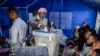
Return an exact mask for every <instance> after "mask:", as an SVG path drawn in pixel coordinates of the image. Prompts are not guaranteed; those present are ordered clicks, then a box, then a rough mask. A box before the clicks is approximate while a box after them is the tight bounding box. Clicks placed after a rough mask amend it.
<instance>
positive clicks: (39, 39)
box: [33, 29, 62, 56]
mask: <svg viewBox="0 0 100 56" xmlns="http://www.w3.org/2000/svg"><path fill="white" fill-rule="evenodd" d="M33 35H34V36H35V45H36V46H47V48H48V52H49V56H58V52H59V42H60V38H61V35H62V30H59V29H51V30H50V32H45V31H43V30H36V31H33Z"/></svg>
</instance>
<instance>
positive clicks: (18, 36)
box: [9, 18, 27, 49]
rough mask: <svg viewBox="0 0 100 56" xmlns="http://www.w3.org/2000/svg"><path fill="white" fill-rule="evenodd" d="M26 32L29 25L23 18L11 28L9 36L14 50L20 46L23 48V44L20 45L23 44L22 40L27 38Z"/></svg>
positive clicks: (17, 20) (15, 21) (16, 21)
mask: <svg viewBox="0 0 100 56" xmlns="http://www.w3.org/2000/svg"><path fill="white" fill-rule="evenodd" d="M26 31H27V24H26V23H25V22H24V21H23V20H22V19H21V18H17V19H16V20H14V21H13V25H12V26H11V28H10V32H9V34H10V37H11V45H12V46H13V48H14V49H15V48H19V46H21V44H18V43H20V42H22V39H23V38H25V36H26ZM14 45H15V46H14ZM18 45H19V46H18ZM16 46H17V47H16Z"/></svg>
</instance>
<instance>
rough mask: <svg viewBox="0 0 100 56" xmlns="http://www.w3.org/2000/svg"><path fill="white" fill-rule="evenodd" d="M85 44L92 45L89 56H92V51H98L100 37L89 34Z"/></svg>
mask: <svg viewBox="0 0 100 56" xmlns="http://www.w3.org/2000/svg"><path fill="white" fill-rule="evenodd" d="M87 43H88V44H90V45H92V47H91V50H92V53H91V56H94V55H93V54H94V50H95V49H100V37H99V35H97V34H90V35H89V38H88V40H87Z"/></svg>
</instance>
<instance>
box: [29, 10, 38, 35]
mask: <svg viewBox="0 0 100 56" xmlns="http://www.w3.org/2000/svg"><path fill="white" fill-rule="evenodd" d="M37 15H38V11H37V10H34V11H32V16H33V18H30V19H29V21H30V22H29V34H32V31H33V26H32V24H31V25H30V23H32V21H34V19H36V18H37Z"/></svg>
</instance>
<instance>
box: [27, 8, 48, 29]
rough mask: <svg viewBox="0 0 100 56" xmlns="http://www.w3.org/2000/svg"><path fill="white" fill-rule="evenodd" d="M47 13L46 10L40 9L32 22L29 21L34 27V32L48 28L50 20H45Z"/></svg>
mask: <svg viewBox="0 0 100 56" xmlns="http://www.w3.org/2000/svg"><path fill="white" fill-rule="evenodd" d="M46 13H47V10H46V8H40V9H39V10H38V14H37V16H36V17H34V18H33V19H32V20H29V25H30V26H31V27H32V30H36V29H40V28H44V27H47V26H48V20H47V18H45V16H46Z"/></svg>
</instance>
